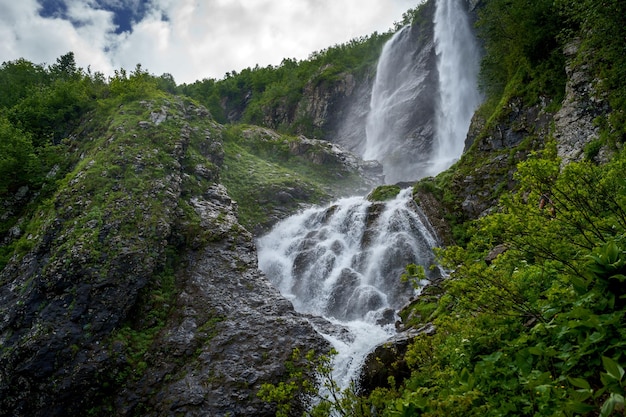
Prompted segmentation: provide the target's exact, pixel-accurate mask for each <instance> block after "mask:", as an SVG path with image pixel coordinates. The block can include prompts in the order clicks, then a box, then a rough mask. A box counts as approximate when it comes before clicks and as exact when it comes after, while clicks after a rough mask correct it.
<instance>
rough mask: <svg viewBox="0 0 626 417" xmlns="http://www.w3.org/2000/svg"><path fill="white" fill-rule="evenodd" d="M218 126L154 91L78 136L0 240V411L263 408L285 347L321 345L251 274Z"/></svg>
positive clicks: (322, 153) (331, 150) (297, 149)
mask: <svg viewBox="0 0 626 417" xmlns="http://www.w3.org/2000/svg"><path fill="white" fill-rule="evenodd" d="M224 132H225V129H224V127H222V126H220V125H218V124H216V123H215V122H213V121H212V119H211V117H210V115H209V114H208V112H207V111H206V110H204V109H203V108H202V107H199V106H197V105H195V104H194V103H192V102H190V101H187V100H183V99H180V98H175V97H171V96H164V95H157V96H152V97H149V98H147V99H146V100H143V101H133V102H129V103H125V104H124V105H123V106H120V107H118V108H112V109H108V110H107V109H101V110H99V111H96V112H94V113H92V114H91V115H90V116H89V118H88V120H85V122H84V123H83V124H82V125H81V127H80V128H79V129H78V130H77V131H76V132H75V133H74V135H73V136H72V137H71V139H70V140H69V141H68V143H67V147H66V149H67V152H68V154H67V157H68V158H74V157H75V156H78V163H77V164H76V166H75V167H74V168H73V169H72V170H71V171H70V172H69V173H68V174H67V175H66V176H65V177H62V175H61V174H56V173H54V172H53V173H51V174H50V175H58V176H59V178H57V190H56V192H54V193H53V194H52V195H51V197H50V198H48V199H46V200H45V201H43V202H41V203H40V204H39V205H38V206H37V209H36V210H35V211H34V213H33V214H32V217H29V218H25V219H23V220H22V221H21V222H20V223H19V224H20V225H21V230H18V231H15V233H12V234H11V236H6V237H5V243H6V241H7V239H8V241H11V240H14V239H20V240H19V242H18V243H19V245H18V246H17V247H18V250H17V251H16V253H15V255H14V256H13V258H12V259H11V260H10V261H9V263H8V264H7V266H6V267H5V268H4V269H3V270H2V272H1V273H0V415H18V416H61V415H87V414H89V415H128V416H131V415H160V416H163V415H188V416H195V415H198V416H199V415H212V416H226V415H231V416H234V415H255V416H262V415H267V416H270V415H274V412H275V410H273V408H272V406H271V405H268V404H265V403H263V402H261V401H260V400H259V399H257V397H256V392H257V391H258V390H259V388H260V386H261V384H262V383H265V382H274V383H275V382H278V381H279V380H280V378H281V377H282V375H283V374H284V372H285V369H284V363H285V361H286V360H287V359H288V357H289V356H290V354H291V352H292V349H293V348H296V347H300V348H303V349H304V348H305V349H307V350H308V349H315V350H316V351H318V352H324V351H326V350H327V343H326V342H325V341H324V340H323V339H322V338H321V337H320V336H319V335H317V333H315V331H314V330H313V328H312V327H311V325H310V324H309V322H308V321H307V319H306V318H304V317H301V316H300V315H298V314H296V313H295V312H294V310H293V308H292V306H291V304H290V303H289V302H288V301H286V300H285V299H283V298H282V297H281V296H280V294H279V293H278V292H277V291H276V290H275V289H274V288H273V287H271V286H270V284H269V283H268V281H267V280H266V278H265V277H264V276H263V275H262V273H261V272H260V271H259V270H258V269H257V264H256V249H255V246H254V243H253V239H252V235H251V234H250V233H249V232H248V231H247V230H246V229H245V228H244V227H243V226H241V224H240V222H239V217H238V216H239V213H238V205H237V203H236V202H235V201H234V200H233V199H232V198H231V197H230V196H229V193H228V190H227V189H226V188H225V187H224V185H223V184H221V180H220V178H221V176H223V172H224V170H226V169H229V168H232V169H235V168H236V167H234V166H231V167H228V168H227V167H226V166H225V162H224V161H225V160H226V161H233V160H237V158H236V157H234V156H233V155H232V154H231V153H230V149H231V148H230V147H229V146H231V145H232V142H229V141H228V140H226V139H225V133H224ZM232 139H233V138H230V139H229V140H232ZM242 140H245V139H243V138H242ZM277 140H280V141H283V140H287V139H286V138H278V139H277ZM289 140H290V141H291V143H292V147H293V148H294V151H293V153H292V155H291V156H292V157H294V158H301V157H302V155H304V156H307V157H310V155H311V153H310V152H309V150H310V149H309V148H310V147H311V146H312V145H311V143H310V142H307V141H306V139H305V138H300V139H298V138H290V139H289ZM229 143H231V145H229ZM297 143H300V145H296V144H297ZM316 145H317V146H316V147H315V155H317V157H316V158H317V160H316V161H315V163H317V164H319V165H320V166H323V165H324V163H326V162H327V161H332V164H333V166H334V167H335V168H333V169H330V171H332V172H343V173H344V175H348V174H350V176H352V177H358V176H359V171H358V170H359V169H361V168H362V165H361V163H360V162H358V158H355V157H353V156H350V155H349V154H348V153H346V152H345V151H341V150H339V149H338V148H336V147H333V146H330V145H329V146H325V145H324V146H322V145H323V144H316ZM244 162H245V161H244ZM267 164H268V165H269V163H267ZM337 166H340V168H337ZM374 171H375V169H374ZM290 175H293V176H295V174H290ZM253 177H254V175H250V179H252V178H253ZM331 190H332V189H331V188H328V189H326V191H327V192H330V191H331ZM320 196H321V195H320V194H319V193H317V194H312V195H310V196H308V198H309V201H313V200H312V199H319V198H320ZM305 197H306V196H305ZM327 197H330V195H327ZM300 201H301V202H302V201H307V199H306V198H303V199H301V200H300ZM253 204H254V203H253ZM256 204H257V209H261V210H262V205H260V206H259V205H258V203H256ZM296 208H297V206H293V207H292V210H293V209H296ZM287 212H288V210H287Z"/></svg>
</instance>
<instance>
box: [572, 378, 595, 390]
mask: <svg viewBox="0 0 626 417" xmlns="http://www.w3.org/2000/svg"><path fill="white" fill-rule="evenodd" d="M567 380H568V381H569V383H570V384H572V385H573V386H575V387H578V388H583V389H591V385H589V383H588V382H587V380H586V379H584V378H572V377H569V376H568V377H567Z"/></svg>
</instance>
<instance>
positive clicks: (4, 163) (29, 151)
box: [0, 114, 41, 196]
mask: <svg viewBox="0 0 626 417" xmlns="http://www.w3.org/2000/svg"><path fill="white" fill-rule="evenodd" d="M40 177H41V172H40V161H39V157H38V156H37V155H36V153H35V148H34V146H33V143H32V139H31V135H29V134H27V133H24V132H23V131H21V130H20V129H18V128H16V127H14V126H13V125H12V124H11V122H9V120H8V119H7V118H6V117H4V115H1V114H0V196H2V195H4V194H6V193H7V192H8V191H10V190H15V189H16V187H19V186H21V185H26V184H33V183H37V182H38V181H39V179H40Z"/></svg>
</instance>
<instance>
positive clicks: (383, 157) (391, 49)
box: [363, 26, 429, 183]
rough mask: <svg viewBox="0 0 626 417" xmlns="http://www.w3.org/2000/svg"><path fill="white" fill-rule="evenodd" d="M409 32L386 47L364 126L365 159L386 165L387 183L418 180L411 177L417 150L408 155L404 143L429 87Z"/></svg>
mask: <svg viewBox="0 0 626 417" xmlns="http://www.w3.org/2000/svg"><path fill="white" fill-rule="evenodd" d="M410 32H411V27H410V26H405V27H404V28H402V29H401V30H400V31H398V32H397V33H396V34H395V35H394V36H393V37H392V38H391V39H390V40H389V41H388V42H387V43H386V44H385V46H384V47H383V50H382V52H381V55H380V58H379V59H378V66H377V69H376V79H375V80H374V85H373V87H372V97H371V100H370V111H369V113H368V116H367V123H366V126H365V133H366V143H365V152H364V154H363V159H365V160H370V159H376V160H378V161H379V162H380V163H381V164H382V165H383V169H384V173H385V179H386V182H388V183H394V182H397V181H402V180H410V179H415V178H413V177H412V175H413V173H414V169H415V161H414V157H413V155H412V154H413V152H412V151H413V150H414V149H415V146H412V147H411V148H412V149H411V151H409V152H407V150H408V149H407V147H406V146H403V142H405V141H407V137H406V136H407V135H408V134H410V133H409V132H410V130H411V127H412V125H413V124H414V122H413V117H412V116H413V113H414V108H413V107H414V105H415V102H416V101H417V100H418V99H419V96H420V94H421V93H422V91H423V90H424V89H425V88H427V87H428V82H427V76H428V75H429V74H428V72H427V71H420V68H419V67H418V68H416V62H415V61H414V57H413V54H412V53H411V51H412V50H413V49H414V48H415V47H414V46H413V45H412V37H411V36H410V35H411V34H410ZM421 142H422V144H423V142H425V141H423V140H422V141H421ZM422 144H420V143H418V144H417V145H422Z"/></svg>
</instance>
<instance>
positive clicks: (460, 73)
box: [429, 0, 482, 175]
mask: <svg viewBox="0 0 626 417" xmlns="http://www.w3.org/2000/svg"><path fill="white" fill-rule="evenodd" d="M435 45H436V51H437V58H438V59H437V71H438V73H439V103H438V106H437V116H436V120H435V132H436V133H435V149H434V153H433V155H432V158H431V161H432V166H431V168H430V172H429V174H430V175H435V174H438V173H439V172H441V171H443V170H445V169H447V168H449V167H450V166H451V165H452V164H453V163H454V161H455V160H456V159H458V158H459V157H460V156H461V154H462V153H463V148H464V146H465V136H466V135H467V130H468V128H469V125H470V122H471V120H472V115H473V114H474V111H475V110H476V108H477V107H478V105H479V104H480V103H481V100H482V97H481V95H480V93H479V92H478V89H477V79H478V70H479V66H480V64H479V57H480V52H479V48H478V45H477V43H476V39H475V37H474V34H473V32H472V28H471V25H470V22H469V19H468V16H467V13H466V11H465V7H464V4H463V1H462V0H438V1H437V9H436V12H435Z"/></svg>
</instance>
